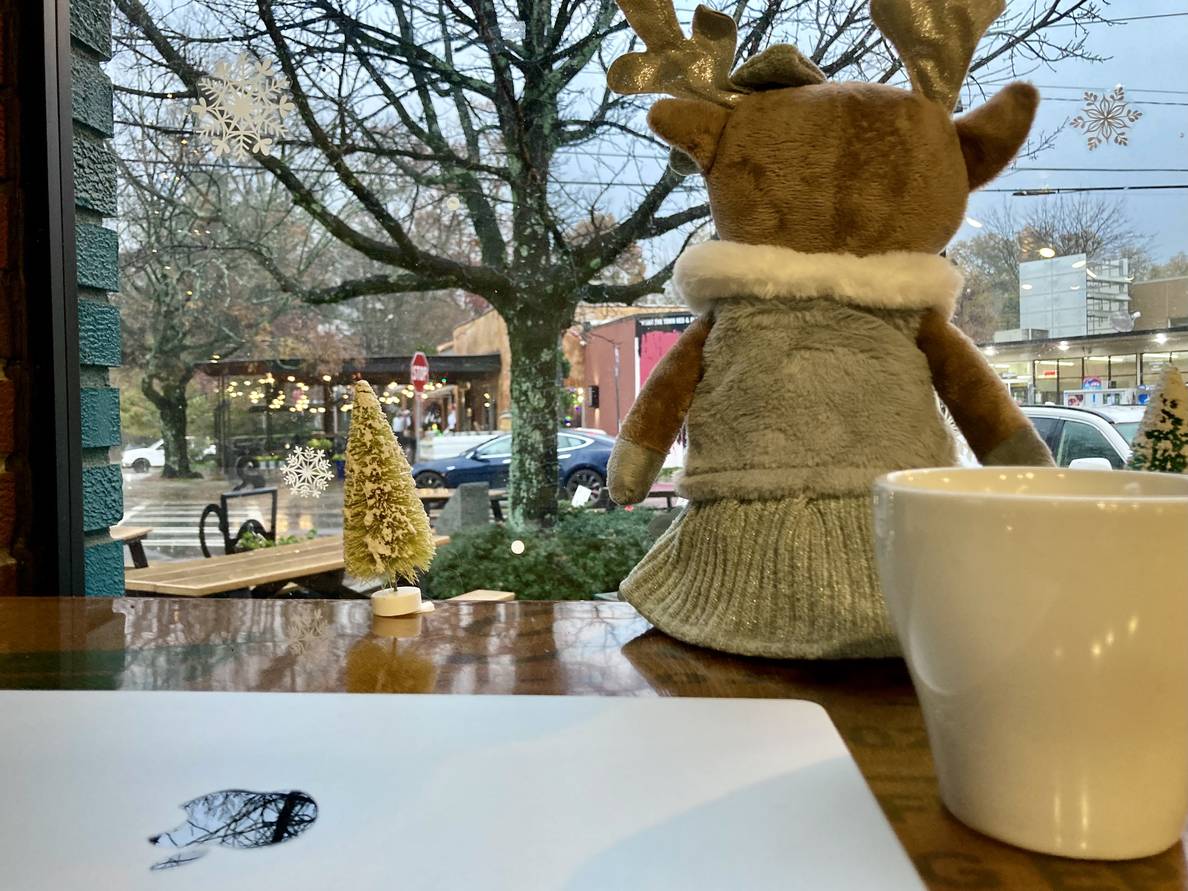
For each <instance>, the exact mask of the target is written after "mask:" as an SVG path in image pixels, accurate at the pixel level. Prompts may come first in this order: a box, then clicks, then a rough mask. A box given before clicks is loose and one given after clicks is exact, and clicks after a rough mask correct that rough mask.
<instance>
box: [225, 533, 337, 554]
mask: <svg viewBox="0 0 1188 891" xmlns="http://www.w3.org/2000/svg"><path fill="white" fill-rule="evenodd" d="M317 537H318V530H317V529H310V530H309V531H308V532H306V533H305V534H304V535H296V534H294V535H282V536H280V537H279V538H278V539H277V540H276V541H273V540H272V539H271V538H266V537H265V536H263V535H260V534H259V533H257V532H252V531H251V530H248V531H247V532H245V533H243V535H242V536H240V538H239V543H238V548H239V550H241V551H258V550H260V548H275V547H279V546H280V545H290V544H297V542H299V541H312V540H313V539H315V538H317Z"/></svg>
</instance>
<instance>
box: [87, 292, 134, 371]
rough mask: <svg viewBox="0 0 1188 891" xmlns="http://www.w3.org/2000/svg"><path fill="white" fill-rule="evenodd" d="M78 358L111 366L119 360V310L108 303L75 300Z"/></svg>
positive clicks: (120, 347)
mask: <svg viewBox="0 0 1188 891" xmlns="http://www.w3.org/2000/svg"><path fill="white" fill-rule="evenodd" d="M78 347H79V350H78V352H79V356H78V361H79V362H81V363H82V364H83V365H105V366H107V367H108V368H114V367H116V366H117V365H119V364H120V363H121V362H122V361H123V356H122V352H123V347H122V344H121V342H120V311H119V310H118V309H116V308H115V307H114V306H112V305H111V304H108V303H98V302H96V301H94V300H85V299H82V300H79V301H78Z"/></svg>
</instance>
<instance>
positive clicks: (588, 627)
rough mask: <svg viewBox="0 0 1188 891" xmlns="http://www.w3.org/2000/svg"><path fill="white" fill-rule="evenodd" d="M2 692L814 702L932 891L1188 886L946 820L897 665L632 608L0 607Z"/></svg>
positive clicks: (1150, 871) (136, 601)
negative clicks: (806, 649)
mask: <svg viewBox="0 0 1188 891" xmlns="http://www.w3.org/2000/svg"><path fill="white" fill-rule="evenodd" d="M387 621H388V622H389V623H390V622H392V621H393V620H387ZM381 632H382V633H381ZM387 635H396V636H387ZM0 688H8V689H13V688H18V689H94V690H110V689H122V690H229V691H274V690H279V691H296V692H306V691H308V692H319V691H346V692H357V693H375V692H398V693H428V692H433V693H463V694H467V693H469V694H476V693H477V694H482V693H516V694H567V695H597V696H737V697H763V698H796V699H808V700H812V701H814V702H817V703H820V704H821V705H822V706H824V707H825V708H826V710H827V711H828V712H829V715H830V717H831V718H832V719H833V721H834V723H835V724H836V725H837V727H838V729H839V730H840V731H841V735H842V737H843V738H844V739H845V741H846V744H847V745H848V746H849V748H850V751H851V752H852V753H853V755H854V758H855V759H856V760H857V762H858V766H859V767H860V768H861V770H862V773H863V775H864V776H865V777H866V780H867V782H868V783H869V784H870V786H871V788H872V789H873V790H874V793H875V796H876V797H877V798H878V800H879V803H880V805H881V806H882V808H883V811H884V813H886V815H887V817H888V819H889V820H890V821H891V825H892V826H893V827H894V828H895V831H896V833H897V834H898V835H899V838H900V841H901V842H902V843H903V844H904V846H905V847H906V848H907V850H908V852H909V853H910V854H911V855H912V858H913V860H914V861H915V864H916V867H917V868H918V869H919V870H920V873H921V875H922V876H923V877H924V880H925V882H926V883H927V885H928V886H929V887H930V888H946V889H947V888H954V889H956V888H1001V889H1031V888H1038V889H1058V891H1065V889H1067V891H1074V889H1081V891H1149V889H1171V888H1175V889H1186V888H1188V868H1186V865H1185V857H1184V847H1183V844H1180V845H1177V846H1176V847H1175V848H1173V849H1172V850H1170V851H1168V852H1166V853H1164V854H1162V855H1160V856H1158V857H1151V858H1148V859H1145V860H1136V861H1129V862H1123V863H1104V862H1094V861H1077V860H1065V859H1061V858H1057V857H1047V856H1043V855H1040V854H1030V853H1028V852H1026V851H1022V850H1019V849H1017V848H1012V847H1009V846H1008V845H1004V844H1000V843H998V842H995V841H993V840H991V839H989V838H986V837H984V836H982V835H979V834H978V833H976V832H974V831H973V830H970V829H967V828H966V827H965V826H963V825H962V824H961V823H959V822H957V821H956V820H955V819H953V818H952V817H950V816H949V815H948V813H947V812H946V811H945V810H944V809H943V807H942V806H941V804H940V800H939V798H938V795H937V788H936V778H935V776H934V773H933V768H932V759H931V756H930V755H929V751H928V741H927V738H926V736H925V733H924V725H923V720H922V717H921V714H920V709H919V706H918V704H917V701H916V697H915V695H914V693H913V692H912V687H911V682H910V680H909V678H908V675H907V671H906V669H905V668H904V665H903V663H902V662H900V661H898V660H873V661H864V662H778V661H773V660H762V659H743V658H738V657H732V656H726V655H722V654H719V653H714V652H711V651H708V650H702V649H699V648H696V647H691V646H687V645H685V644H681V643H679V642H677V641H674V640H672V639H670V638H668V637H666V636H664V635H663V634H660V633H659V632H656V631H654V630H651V629H650V627H649V625H648V623H647V622H646V621H645V620H644V619H642V618H641V617H640V616H639V615H638V614H637V613H636V612H635V611H634V610H633V609H632V608H631V607H630V606H628V605H626V604H622V603H601V602H592V601H582V602H570V603H541V602H536V603H532V602H517V603H449V602H446V603H439V604H438V605H437V609H436V610H435V611H434V612H433V613H430V614H428V615H426V616H424V617H422V619H421V621H420V623H419V633H418V623H417V622H416V620H407V619H406V620H396V624H394V625H392V624H388V625H384V626H381V627H378V628H374V629H373V619H372V616H371V612H370V606H369V604H368V603H367V602H365V601H322V600H319V601H308V600H307V601H292V602H281V601H267V600H206V601H203V600H173V599H165V598H139V597H137V598H119V599H114V600H105V599H98V598H95V599H82V598H61V599H56V598H7V599H5V598H0ZM773 818H778V815H773ZM872 891H873V889H872Z"/></svg>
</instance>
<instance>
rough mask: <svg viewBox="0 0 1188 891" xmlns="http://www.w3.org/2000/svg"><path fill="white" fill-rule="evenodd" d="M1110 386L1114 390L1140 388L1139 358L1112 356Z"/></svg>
mask: <svg viewBox="0 0 1188 891" xmlns="http://www.w3.org/2000/svg"><path fill="white" fill-rule="evenodd" d="M1110 386H1111V387H1113V388H1114V389H1121V388H1126V387H1137V386H1138V357H1137V356H1135V355H1134V354H1131V355H1127V356H1110Z"/></svg>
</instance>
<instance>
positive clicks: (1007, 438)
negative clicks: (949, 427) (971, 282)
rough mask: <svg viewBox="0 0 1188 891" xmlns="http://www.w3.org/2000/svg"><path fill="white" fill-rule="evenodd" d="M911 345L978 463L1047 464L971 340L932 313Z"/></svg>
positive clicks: (1030, 430) (1048, 460) (1026, 424)
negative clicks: (923, 359)
mask: <svg viewBox="0 0 1188 891" xmlns="http://www.w3.org/2000/svg"><path fill="white" fill-rule="evenodd" d="M916 345H917V346H918V347H919V348H920V350H921V351H922V352H923V353H924V355H925V356H926V357H927V359H928V366H929V368H930V369H931V371H932V384H933V386H934V387H935V388H936V392H937V393H938V394H939V395H940V398H941V400H942V401H943V402H944V403H945V405H946V406H948V408H949V411H950V412H951V413H952V415H953V420H955V421H956V422H957V426H958V427H959V428H960V430H961V432H962V434H963V435H964V436H965V439H966V441H967V442H968V443H969V445H970V448H972V449H973V451H974V454H975V455H977V457H978V460H979V461H981V462H982V463H983V464H993V465H1005V464H1017V465H1035V466H1045V465H1050V464H1052V463H1053V462H1052V454H1051V452H1049V451H1048V447H1047V446H1046V445H1044V441H1043V440H1042V439H1040V437H1039V434H1037V433H1036V432H1035V428H1034V427H1032V426H1031V422H1030V421H1028V420H1027V417H1026V415H1024V414H1023V412H1021V411H1020V410H1019V406H1017V405H1015V402H1014V400H1013V399H1011V396H1010V393H1008V392H1007V389H1006V388H1005V387H1004V386H1003V385H1002V381H1001V380H999V378H998V375H996V374H995V373H994V369H992V368H991V367H990V364H989V363H988V362H987V361H986V358H985V357H984V356H983V355H982V353H981V351H980V350H979V349H978V348H977V347H976V346H974V344H973V341H971V340H970V339H969V338H968V337H966V336H965V335H964V334H962V333H961V331H959V330H958V329H957V327H956V326H954V325H953V324H952V323H950V322H949V321H948V320H946V319H945V317H944V316H942V315H941V314H940V313H939V312H937V311H936V310H930V311H929V312H928V313H927V314H926V315H925V316H924V319H923V321H922V322H921V323H920V331H919V334H918V335H917V338H916Z"/></svg>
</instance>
